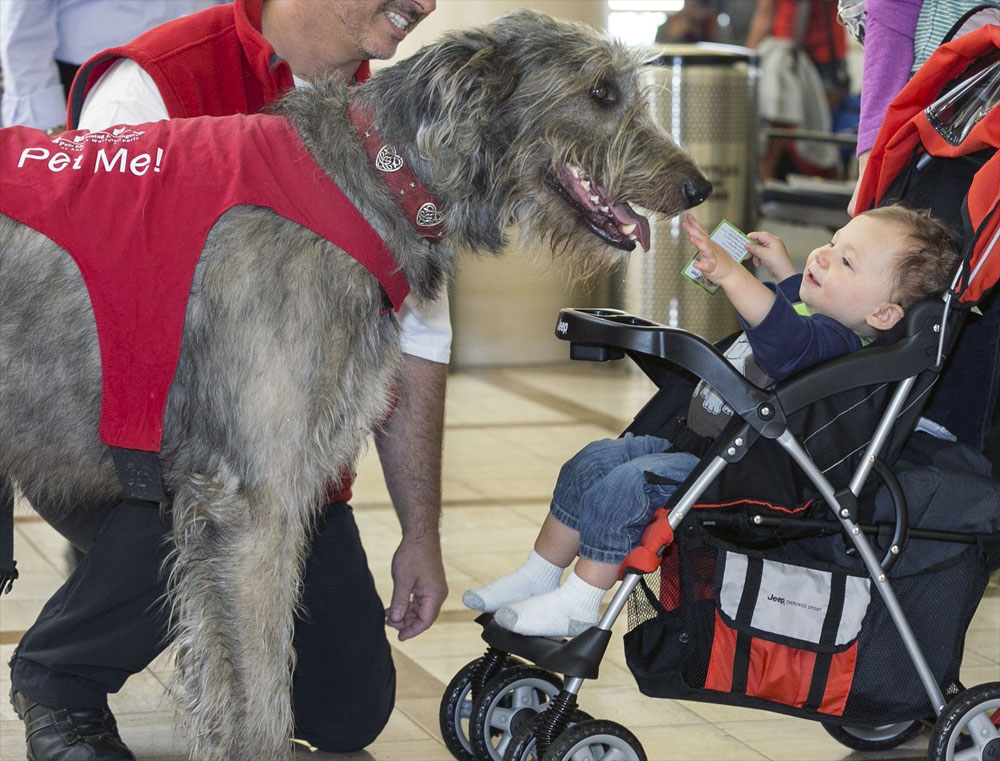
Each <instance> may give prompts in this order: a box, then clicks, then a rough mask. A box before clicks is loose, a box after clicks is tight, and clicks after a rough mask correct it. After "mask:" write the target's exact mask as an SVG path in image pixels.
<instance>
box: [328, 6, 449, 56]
mask: <svg viewBox="0 0 1000 761" xmlns="http://www.w3.org/2000/svg"><path fill="white" fill-rule="evenodd" d="M436 5H437V0H333V2H328V3H327V7H328V8H329V12H330V13H332V14H333V16H334V17H336V19H337V20H338V22H339V25H340V27H341V28H342V29H343V30H344V31H346V32H348V33H349V34H350V35H351V38H352V41H353V44H355V45H356V46H357V49H358V54H359V55H360V57H361V58H362V59H368V58H377V59H386V58H391V57H392V56H393V55H394V54H395V52H396V47H397V46H398V45H399V43H400V42H401V41H402V40H403V39H404V38H405V37H406V35H407V33H408V32H409V31H410V30H411V29H413V27H415V26H416V25H417V24H418V23H420V22H421V21H422V20H423V19H424V18H426V17H427V15H428V14H429V13H431V11H433V10H434V8H435V6H436Z"/></svg>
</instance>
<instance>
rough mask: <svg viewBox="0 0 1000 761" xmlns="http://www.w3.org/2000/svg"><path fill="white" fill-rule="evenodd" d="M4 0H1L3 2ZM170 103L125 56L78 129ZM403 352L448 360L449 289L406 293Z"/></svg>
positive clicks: (124, 120) (161, 111)
mask: <svg viewBox="0 0 1000 761" xmlns="http://www.w3.org/2000/svg"><path fill="white" fill-rule="evenodd" d="M4 2H5V0H0V5H2V4H3V3H4ZM166 118H168V117H167V107H166V105H165V104H164V102H163V98H162V97H161V96H160V92H159V89H157V87H156V85H155V84H154V82H153V80H152V78H151V77H150V76H149V75H148V74H147V73H146V72H145V71H143V70H142V68H141V67H140V66H139V65H138V64H137V63H135V62H134V61H130V60H127V59H123V60H121V61H118V62H117V63H115V64H113V65H112V66H111V67H110V68H109V69H108V70H107V71H106V72H105V73H104V76H102V77H101V79H100V80H98V82H97V84H95V85H94V87H92V88H91V90H90V92H89V93H87V99H86V100H85V101H84V104H83V109H82V111H81V112H80V124H79V128H80V129H90V130H96V129H104V128H106V127H110V126H111V125H113V124H141V123H142V122H151V121H158V120H160V119H166ZM399 324H400V327H401V328H402V332H403V335H402V340H401V344H402V348H403V353H405V354H410V355H412V356H415V357H420V358H422V359H426V360H429V361H431V362H438V363H441V364H447V363H448V360H449V359H450V357H451V337H452V331H451V319H450V315H449V308H448V293H447V291H444V292H443V293H442V294H441V296H440V298H438V299H436V300H434V301H432V302H430V303H428V304H423V305H418V304H416V303H415V300H414V299H412V298H410V297H407V298H406V300H405V301H404V302H403V307H402V309H400V311H399Z"/></svg>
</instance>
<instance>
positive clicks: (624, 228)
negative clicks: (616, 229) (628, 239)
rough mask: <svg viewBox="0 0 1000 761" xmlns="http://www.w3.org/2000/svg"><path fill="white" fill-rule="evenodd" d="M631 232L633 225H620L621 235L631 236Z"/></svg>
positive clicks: (633, 228) (633, 229)
mask: <svg viewBox="0 0 1000 761" xmlns="http://www.w3.org/2000/svg"><path fill="white" fill-rule="evenodd" d="M633 232H635V225H622V234H623V235H632V233H633ZM632 237H635V236H632Z"/></svg>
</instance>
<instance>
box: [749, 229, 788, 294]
mask: <svg viewBox="0 0 1000 761" xmlns="http://www.w3.org/2000/svg"><path fill="white" fill-rule="evenodd" d="M747 237H748V238H750V241H751V242H750V243H747V253H749V254H750V256H751V258H752V260H753V263H754V266H755V267H760V266H761V265H762V264H763V265H764V267H765V268H767V271H768V273H769V274H770V276H771V277H772V278H773V279H775V280H777V281H779V282H780V281H781V280H784V279H785V278H787V277H791V276H792V275H794V274H795V273H796V269H795V266H794V265H793V264H792V260H791V258H790V257H789V256H788V249H787V248H785V243H784V241H782V240H781V238H779V237H778V236H777V235H772V234H771V233H768V232H764V231H762V230H755V231H754V232H752V233H750V234H749V235H748V236H747Z"/></svg>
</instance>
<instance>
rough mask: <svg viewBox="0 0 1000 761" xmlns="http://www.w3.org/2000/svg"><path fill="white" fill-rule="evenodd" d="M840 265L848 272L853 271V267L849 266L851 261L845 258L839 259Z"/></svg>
mask: <svg viewBox="0 0 1000 761" xmlns="http://www.w3.org/2000/svg"><path fill="white" fill-rule="evenodd" d="M840 263H841V264H843V265H844V266H845V267H847V269H849V270H850V269H854V267H853V266H852V265H851V260H850V259H848V258H847V257H846V256H842V257H840Z"/></svg>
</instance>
